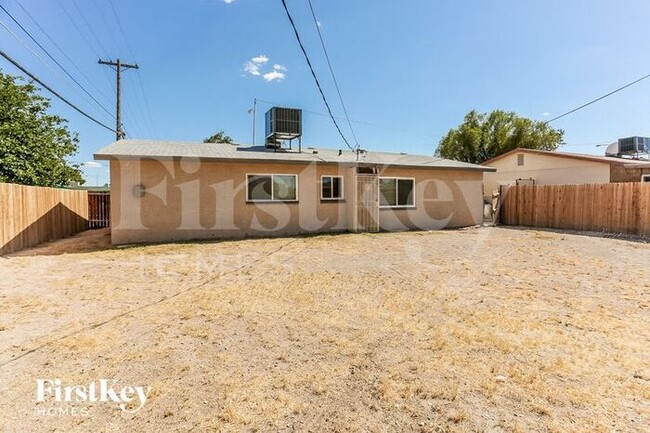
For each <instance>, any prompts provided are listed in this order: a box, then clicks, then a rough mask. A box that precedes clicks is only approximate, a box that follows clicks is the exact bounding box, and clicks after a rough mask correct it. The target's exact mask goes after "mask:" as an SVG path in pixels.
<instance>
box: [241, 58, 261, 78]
mask: <svg viewBox="0 0 650 433" xmlns="http://www.w3.org/2000/svg"><path fill="white" fill-rule="evenodd" d="M244 71H246V72H248V73H249V74H251V75H260V67H259V66H258V65H256V64H255V63H253V62H251V61H248V62H246V64H244Z"/></svg>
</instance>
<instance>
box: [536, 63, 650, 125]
mask: <svg viewBox="0 0 650 433" xmlns="http://www.w3.org/2000/svg"><path fill="white" fill-rule="evenodd" d="M648 77H650V74H648V75H645V76H643V77H641V78H639V79H637V80H634V81H632V82H631V83H628V84H626V85H625V86H623V87H619V88H618V89H616V90H613V91H611V92H609V93H607V94H606V95H603V96H601V97H599V98H596V99H594V100H592V101H589V102H587V103H586V104H583V105H581V106H579V107H577V108H574V109H573V110H570V111H567V112H566V113H564V114H560V115H559V116H557V117H554V118H552V119H551V120H547V121H546V122H544V123H545V124H549V123H551V122H553V121H555V120H558V119H561V118H562V117H564V116H568V115H569V114H572V113H575V112H576V111H578V110H582V109H583V108H585V107H588V106H589V105H591V104H594V103H596V102H598V101H601V100H603V99H605V98H607V97H608V96H612V95H613V94H614V93H618V92H620V91H621V90H623V89H627V88H628V87H630V86H633V85H634V84H636V83H638V82H639V81H643V80H645V79H646V78H648Z"/></svg>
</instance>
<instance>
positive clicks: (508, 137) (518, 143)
mask: <svg viewBox="0 0 650 433" xmlns="http://www.w3.org/2000/svg"><path fill="white" fill-rule="evenodd" d="M563 137H564V131H563V130H561V129H554V128H551V127H550V126H548V124H547V123H544V122H540V121H535V120H531V119H526V118H525V117H519V116H518V115H517V114H516V113H514V112H505V111H501V110H495V111H493V112H491V113H489V114H488V113H478V112H476V111H475V110H472V111H470V112H469V113H467V115H466V116H465V120H464V121H463V123H462V124H461V125H460V126H459V127H458V128H456V129H451V130H449V132H448V133H447V135H446V136H445V137H443V138H442V139H441V140H440V144H439V145H438V149H436V155H437V156H441V157H443V158H448V159H455V160H458V161H464V162H471V163H474V164H480V163H482V162H484V161H487V160H488V159H492V158H494V157H496V156H499V155H501V154H503V153H506V152H509V151H511V150H513V149H517V148H525V149H538V150H555V149H557V148H558V146H559V145H560V144H562V140H563Z"/></svg>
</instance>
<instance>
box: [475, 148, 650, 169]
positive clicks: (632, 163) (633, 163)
mask: <svg viewBox="0 0 650 433" xmlns="http://www.w3.org/2000/svg"><path fill="white" fill-rule="evenodd" d="M519 152H524V153H533V154H537V155H547V156H557V157H559V158H571V159H580V160H583V161H592V162H602V163H606V164H621V165H623V166H624V167H625V168H642V167H650V161H642V160H639V159H629V158H616V157H613V156H598V155H587V154H584V153H569V152H555V151H549V150H536V149H523V148H519V149H513V150H511V151H510V152H506V153H504V154H502V155H499V156H497V157H494V158H492V159H489V160H487V161H485V162H484V163H483V164H482V165H490V164H492V163H493V162H494V161H498V160H499V159H502V158H505V157H507V156H510V155H512V154H515V153H519Z"/></svg>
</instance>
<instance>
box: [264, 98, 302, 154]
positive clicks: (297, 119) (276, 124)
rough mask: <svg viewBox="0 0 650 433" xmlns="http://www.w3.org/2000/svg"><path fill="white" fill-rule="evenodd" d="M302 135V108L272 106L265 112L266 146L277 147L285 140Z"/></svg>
mask: <svg viewBox="0 0 650 433" xmlns="http://www.w3.org/2000/svg"><path fill="white" fill-rule="evenodd" d="M301 136H302V110H299V109H297V108H284V107H273V108H271V109H270V110H269V111H267V112H266V147H272V148H279V147H280V146H281V145H282V142H283V141H285V140H293V139H295V138H300V137H301Z"/></svg>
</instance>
